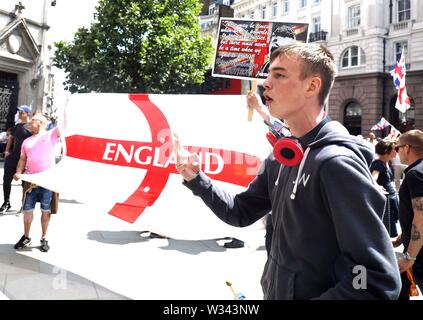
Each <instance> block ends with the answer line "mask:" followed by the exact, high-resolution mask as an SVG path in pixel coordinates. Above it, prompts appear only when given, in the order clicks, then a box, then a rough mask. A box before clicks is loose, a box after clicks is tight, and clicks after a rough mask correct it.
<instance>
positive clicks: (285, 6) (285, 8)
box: [283, 0, 289, 13]
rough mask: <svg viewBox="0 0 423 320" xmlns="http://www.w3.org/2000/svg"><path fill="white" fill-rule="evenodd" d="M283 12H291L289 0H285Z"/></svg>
mask: <svg viewBox="0 0 423 320" xmlns="http://www.w3.org/2000/svg"><path fill="white" fill-rule="evenodd" d="M283 12H284V13H287V12H289V0H283Z"/></svg>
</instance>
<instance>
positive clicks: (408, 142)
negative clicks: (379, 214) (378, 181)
mask: <svg viewBox="0 0 423 320" xmlns="http://www.w3.org/2000/svg"><path fill="white" fill-rule="evenodd" d="M395 149H396V151H397V152H398V155H399V157H400V159H401V162H402V163H404V164H406V165H408V167H407V169H405V171H404V173H405V178H404V181H403V182H402V184H401V187H400V190H399V199H400V207H399V221H400V224H401V230H402V234H401V235H399V236H398V238H397V239H396V241H395V242H394V243H393V244H394V246H399V245H401V243H402V244H403V245H404V251H403V252H404V259H400V260H399V261H398V267H399V270H400V272H401V280H402V290H401V294H400V299H409V296H408V290H409V288H410V281H409V279H408V277H407V275H406V271H407V270H412V272H413V274H414V280H415V282H416V284H417V285H418V286H419V288H420V291H422V290H423V250H422V246H423V132H422V131H420V130H410V131H407V132H405V133H403V134H402V135H401V136H400V137H399V139H398V142H397V145H396V147H395Z"/></svg>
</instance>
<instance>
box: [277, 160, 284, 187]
mask: <svg viewBox="0 0 423 320" xmlns="http://www.w3.org/2000/svg"><path fill="white" fill-rule="evenodd" d="M282 166H283V164H282V163H281V164H280V166H279V172H278V178H277V179H276V182H275V186H277V185H278V184H279V178H280V176H281V171H282Z"/></svg>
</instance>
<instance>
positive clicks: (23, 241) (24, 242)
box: [15, 235, 31, 249]
mask: <svg viewBox="0 0 423 320" xmlns="http://www.w3.org/2000/svg"><path fill="white" fill-rule="evenodd" d="M30 244H31V238H28V237H25V235H23V236H22V238H21V239H20V240H19V241H18V243H17V244H15V249H22V248H25V247H27V246H29V245H30Z"/></svg>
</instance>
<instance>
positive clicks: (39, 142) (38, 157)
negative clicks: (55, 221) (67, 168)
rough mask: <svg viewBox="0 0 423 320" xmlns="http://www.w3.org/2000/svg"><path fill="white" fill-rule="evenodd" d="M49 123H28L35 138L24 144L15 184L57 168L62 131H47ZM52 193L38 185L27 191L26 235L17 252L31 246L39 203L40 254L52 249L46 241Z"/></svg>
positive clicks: (40, 119)
mask: <svg viewBox="0 0 423 320" xmlns="http://www.w3.org/2000/svg"><path fill="white" fill-rule="evenodd" d="M46 127H47V119H46V118H45V117H44V116H43V115H40V114H36V115H34V117H33V118H32V119H31V121H30V123H29V128H30V130H31V132H32V133H33V135H32V136H31V137H30V138H28V139H26V140H25V141H24V143H23V144H22V152H21V157H20V159H19V163H18V167H17V169H16V174H15V176H14V179H15V180H19V179H20V178H21V174H22V173H24V172H25V173H28V174H33V173H37V172H41V171H45V170H47V169H49V168H51V167H52V166H54V165H55V153H54V150H55V146H56V143H57V142H58V141H59V136H60V131H59V128H58V127H56V128H54V129H51V130H49V131H46ZM51 200H52V191H50V190H47V189H45V188H43V187H40V186H37V185H31V187H30V188H29V190H27V191H26V193H25V196H24V203H23V210H22V211H23V213H24V235H23V236H22V238H21V239H20V240H19V241H18V243H16V245H15V249H22V248H24V247H26V246H28V245H29V244H30V243H31V238H29V232H30V229H31V224H32V220H33V217H34V214H33V212H34V208H35V203H36V202H40V206H41V213H42V215H41V228H42V236H41V251H43V252H47V251H48V250H49V249H50V246H49V244H48V241H47V240H46V234H47V228H48V224H49V222H50V215H51Z"/></svg>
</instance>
